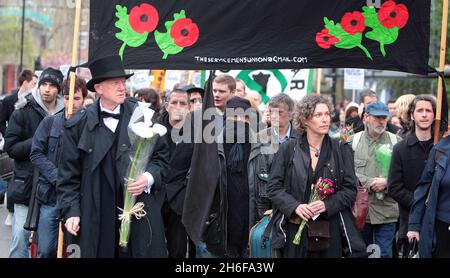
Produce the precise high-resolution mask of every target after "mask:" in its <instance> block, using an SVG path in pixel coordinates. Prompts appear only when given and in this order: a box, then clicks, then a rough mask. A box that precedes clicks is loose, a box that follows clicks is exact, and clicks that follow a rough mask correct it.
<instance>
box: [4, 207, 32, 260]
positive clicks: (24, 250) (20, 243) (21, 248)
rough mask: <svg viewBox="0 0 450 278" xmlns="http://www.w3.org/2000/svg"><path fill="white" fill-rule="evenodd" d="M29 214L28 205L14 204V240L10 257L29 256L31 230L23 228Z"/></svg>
mask: <svg viewBox="0 0 450 278" xmlns="http://www.w3.org/2000/svg"><path fill="white" fill-rule="evenodd" d="M27 214H28V207H27V206H25V205H19V204H14V216H13V223H12V241H11V248H10V250H9V257H10V258H29V252H28V240H29V238H30V234H31V232H30V231H27V230H25V229H24V228H23V225H24V224H25V221H26V220H27Z"/></svg>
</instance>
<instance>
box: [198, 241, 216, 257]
mask: <svg viewBox="0 0 450 278" xmlns="http://www.w3.org/2000/svg"><path fill="white" fill-rule="evenodd" d="M196 250H197V252H196V254H195V258H201V259H212V258H220V257H218V256H216V255H214V254H213V253H211V252H209V251H208V249H207V248H206V243H204V242H203V241H199V242H198V244H197V245H196Z"/></svg>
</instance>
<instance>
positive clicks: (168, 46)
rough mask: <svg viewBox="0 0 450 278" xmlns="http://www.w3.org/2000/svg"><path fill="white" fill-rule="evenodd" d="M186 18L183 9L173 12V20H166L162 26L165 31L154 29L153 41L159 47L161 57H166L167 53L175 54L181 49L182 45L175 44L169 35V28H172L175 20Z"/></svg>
mask: <svg viewBox="0 0 450 278" xmlns="http://www.w3.org/2000/svg"><path fill="white" fill-rule="evenodd" d="M182 18H186V13H185V11H184V10H181V11H180V12H179V13H175V14H174V15H173V20H171V21H166V23H165V24H164V26H166V30H167V32H165V33H162V32H159V31H155V32H154V33H155V41H156V44H157V45H158V47H159V49H161V51H162V52H163V53H164V56H163V59H167V57H168V56H169V55H175V54H178V53H180V52H181V51H183V49H184V47H181V46H178V45H176V44H175V42H174V40H173V38H172V36H171V35H170V30H171V29H172V26H173V24H174V23H175V21H177V20H179V19H182Z"/></svg>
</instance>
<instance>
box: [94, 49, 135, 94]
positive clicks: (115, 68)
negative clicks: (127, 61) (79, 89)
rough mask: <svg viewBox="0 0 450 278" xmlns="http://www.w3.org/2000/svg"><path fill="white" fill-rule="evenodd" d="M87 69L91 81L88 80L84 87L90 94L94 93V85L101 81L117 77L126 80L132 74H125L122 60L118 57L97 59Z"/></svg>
mask: <svg viewBox="0 0 450 278" xmlns="http://www.w3.org/2000/svg"><path fill="white" fill-rule="evenodd" d="M89 69H90V70H91V74H92V79H91V80H89V82H88V83H87V84H86V86H87V88H88V90H89V91H91V92H95V88H94V85H95V84H98V83H100V82H102V81H105V80H108V79H112V78H118V77H125V78H126V79H128V78H130V76H132V75H133V74H134V73H131V74H126V73H125V69H124V67H123V63H122V59H121V58H120V56H119V55H114V56H108V57H103V58H100V59H97V60H95V61H93V62H91V63H90V64H89Z"/></svg>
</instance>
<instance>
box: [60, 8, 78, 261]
mask: <svg viewBox="0 0 450 278" xmlns="http://www.w3.org/2000/svg"><path fill="white" fill-rule="evenodd" d="M75 5H76V6H75V26H74V30H73V44H72V67H74V66H76V65H77V64H78V61H77V60H78V40H79V35H80V19H81V0H76V4H75ZM75 77H76V75H75V72H73V71H70V91H69V103H68V107H67V118H70V117H71V116H72V114H73V97H74V95H75ZM63 249H64V234H63V231H62V222H60V223H59V229H58V250H57V257H58V258H63V253H64V252H63Z"/></svg>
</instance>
